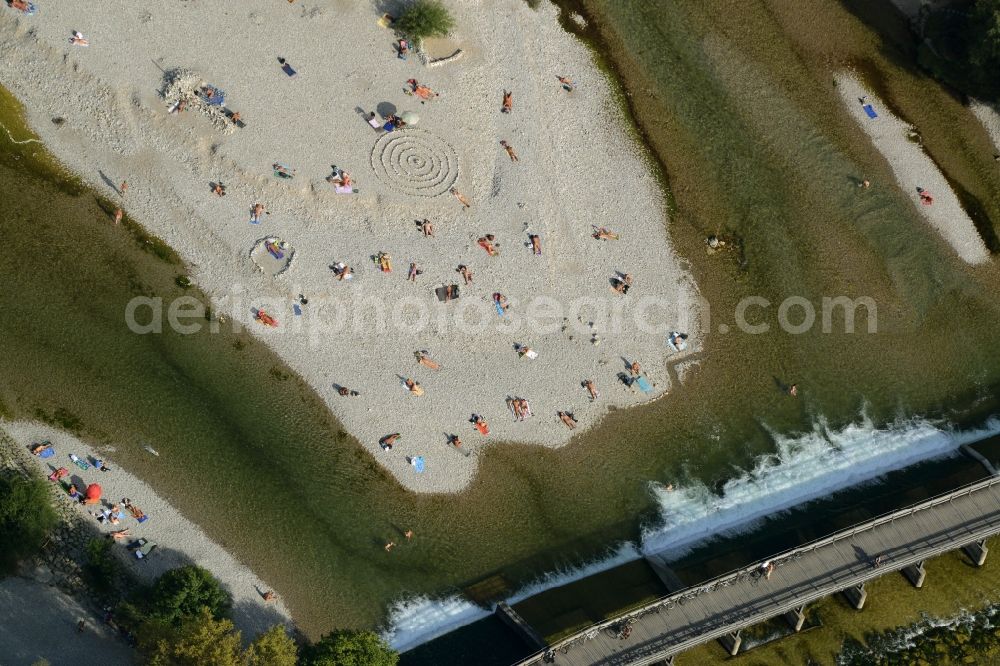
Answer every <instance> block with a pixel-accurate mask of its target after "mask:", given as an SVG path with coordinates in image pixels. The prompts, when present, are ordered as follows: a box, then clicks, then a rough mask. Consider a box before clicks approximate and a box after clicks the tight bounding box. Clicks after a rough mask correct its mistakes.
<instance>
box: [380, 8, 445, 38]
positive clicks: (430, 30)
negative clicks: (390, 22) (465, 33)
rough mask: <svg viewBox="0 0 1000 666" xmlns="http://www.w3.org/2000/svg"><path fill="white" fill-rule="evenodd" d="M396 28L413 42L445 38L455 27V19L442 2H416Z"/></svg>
mask: <svg viewBox="0 0 1000 666" xmlns="http://www.w3.org/2000/svg"><path fill="white" fill-rule="evenodd" d="M394 27H395V28H396V29H397V30H399V31H400V32H401V33H403V34H404V35H407V36H409V37H410V39H413V40H421V39H424V38H425V37H443V36H445V35H447V34H448V33H449V32H451V29H452V28H454V27H455V19H453V18H452V17H451V13H450V12H449V11H448V9H447V8H446V7H445V6H444V5H443V4H441V2H440V0H414V2H412V3H411V4H410V5H409V6H407V8H406V9H404V10H403V13H402V14H401V15H400V17H399V18H398V19H396V23H395V25H394Z"/></svg>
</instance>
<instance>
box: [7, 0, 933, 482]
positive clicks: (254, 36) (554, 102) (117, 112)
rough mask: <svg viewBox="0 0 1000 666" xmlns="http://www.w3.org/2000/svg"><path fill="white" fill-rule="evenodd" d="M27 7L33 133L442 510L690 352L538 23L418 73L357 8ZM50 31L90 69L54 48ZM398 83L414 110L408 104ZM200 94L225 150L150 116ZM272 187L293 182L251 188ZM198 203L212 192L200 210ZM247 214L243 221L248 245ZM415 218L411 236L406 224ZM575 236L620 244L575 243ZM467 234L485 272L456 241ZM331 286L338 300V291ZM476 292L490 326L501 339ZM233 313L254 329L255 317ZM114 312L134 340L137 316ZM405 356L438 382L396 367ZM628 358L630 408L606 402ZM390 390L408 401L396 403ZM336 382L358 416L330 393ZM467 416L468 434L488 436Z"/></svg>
mask: <svg viewBox="0 0 1000 666" xmlns="http://www.w3.org/2000/svg"><path fill="white" fill-rule="evenodd" d="M38 4H39V6H40V11H39V12H38V14H36V15H35V16H30V17H25V16H22V15H20V14H17V13H16V12H14V11H11V10H6V9H5V10H3V11H0V56H2V57H0V84H2V85H4V86H5V87H7V88H8V89H9V90H11V91H12V92H13V93H14V94H15V95H16V96H17V97H18V98H19V99H20V100H22V102H23V103H24V106H25V108H26V110H27V116H28V120H29V122H30V124H31V125H32V127H33V128H34V129H35V130H36V132H37V133H38V135H39V137H40V138H41V139H42V140H43V141H44V142H45V144H46V146H48V147H49V148H50V149H51V150H52V151H53V152H54V154H55V155H56V156H57V157H58V158H59V159H60V160H61V161H62V162H63V163H64V164H65V165H66V166H67V167H68V168H69V169H70V170H72V171H73V172H75V173H77V174H79V175H80V176H81V177H82V178H83V179H84V180H85V181H86V182H87V183H89V184H90V185H92V186H94V187H95V188H96V189H98V190H99V191H101V192H103V193H104V194H105V195H106V196H108V197H109V198H110V199H112V200H117V201H120V203H121V206H122V207H123V208H124V209H125V211H126V212H127V213H128V214H129V215H130V216H132V217H134V218H135V219H137V220H139V221H140V222H141V223H142V224H143V225H145V226H146V227H147V228H148V229H149V230H151V231H152V232H153V233H155V234H156V235H158V236H160V237H162V238H163V239H164V240H165V241H166V242H167V243H169V244H170V245H171V246H172V247H174V248H175V249H176V250H177V251H178V252H179V253H180V254H181V256H182V257H183V258H184V259H185V261H186V262H188V264H189V265H190V267H191V271H192V275H193V280H194V281H195V282H196V283H197V284H198V285H199V286H200V287H201V288H202V289H204V290H205V292H206V293H208V294H209V295H210V296H211V297H212V299H213V304H212V306H213V307H212V311H213V313H215V314H218V315H222V316H224V317H225V318H226V320H227V321H226V323H225V324H223V325H232V324H234V323H236V324H242V325H245V326H247V327H248V328H249V330H250V331H252V332H253V333H254V334H255V335H256V336H258V337H260V338H261V339H263V340H264V341H266V343H267V344H268V345H270V346H271V347H272V348H273V349H274V350H275V351H277V352H278V353H279V354H280V355H281V357H282V358H283V359H285V361H286V362H287V363H288V364H289V366H290V367H291V368H293V369H294V370H295V371H296V372H298V373H300V374H301V375H302V376H303V377H304V378H305V380H306V381H307V382H309V384H310V385H312V386H313V387H314V388H315V389H316V390H317V391H318V393H319V394H320V395H321V396H322V397H323V398H324V399H326V400H327V402H328V404H329V406H330V408H331V410H332V411H333V413H334V414H335V415H336V416H337V417H338V418H339V419H341V421H342V422H343V423H344V425H345V427H346V428H347V429H348V430H349V431H350V432H351V433H353V434H354V435H356V436H357V437H358V438H359V440H360V441H361V442H362V443H363V444H364V445H365V446H366V447H367V448H368V450H369V451H370V452H371V454H372V455H373V456H375V457H376V459H377V460H378V461H379V462H380V463H381V464H383V465H384V466H385V467H386V468H388V469H389V470H390V471H391V472H392V473H393V474H394V475H395V476H396V477H397V478H398V479H399V480H400V481H401V482H402V483H403V484H404V485H405V486H406V487H408V488H410V489H413V490H416V491H423V492H453V491H458V490H460V489H461V488H463V487H464V486H465V485H466V484H468V483H469V482H470V481H471V479H472V478H473V476H474V474H475V469H476V459H477V456H478V454H479V453H480V452H481V451H482V450H483V447H484V446H485V445H486V444H487V443H493V442H526V443H532V444H540V445H546V446H561V445H564V444H566V443H567V442H568V441H569V440H570V438H571V437H572V435H573V434H575V433H578V432H580V431H581V430H584V429H586V428H587V427H588V426H591V425H593V424H595V423H596V422H598V421H599V420H600V418H601V416H602V415H603V414H604V413H606V411H607V410H608V409H609V408H612V407H627V406H632V405H637V404H641V403H643V402H646V401H648V400H651V399H655V398H656V397H659V396H661V395H663V394H664V393H665V392H666V391H667V390H668V389H669V388H670V373H669V366H670V365H672V364H674V363H675V362H680V361H683V359H684V358H685V357H687V356H688V355H689V354H690V353H691V352H693V351H698V350H699V348H700V344H699V342H698V340H699V335H698V333H699V323H698V294H697V289H696V287H695V285H694V284H693V282H692V279H691V278H690V276H689V274H688V273H687V272H686V270H685V269H684V268H683V267H682V266H681V264H680V263H679V261H678V258H677V256H676V255H675V254H674V252H673V250H672V249H671V246H670V242H669V239H668V235H667V228H666V204H665V201H664V199H663V196H662V193H661V190H660V188H659V185H658V182H657V179H656V177H655V174H654V172H653V170H652V167H651V165H650V162H649V158H648V156H647V155H646V154H644V152H643V151H642V148H641V146H640V145H639V143H638V142H637V141H636V140H635V139H634V137H632V136H630V134H629V133H628V130H627V124H626V122H625V119H624V118H623V113H622V112H621V110H620V108H619V105H618V102H617V101H616V100H615V98H614V92H613V90H612V88H611V86H610V84H609V82H608V81H607V80H606V79H605V77H604V75H603V74H601V73H600V72H599V71H598V70H597V68H596V67H595V65H594V63H593V62H592V59H591V55H590V53H589V52H588V50H587V49H586V47H585V46H583V45H582V44H581V43H579V42H578V41H577V40H576V39H575V38H574V37H572V36H571V35H570V34H568V33H566V32H564V31H563V30H562V28H561V27H560V26H559V24H558V20H557V17H556V10H555V8H554V7H552V6H549V5H548V4H543V6H542V7H541V9H540V10H538V11H533V10H531V9H530V8H529V7H528V6H527V5H526V3H524V2H523V1H521V0H503V1H501V2H497V3H493V4H491V5H490V6H489V8H488V10H487V9H485V8H484V7H483V6H482V5H480V4H479V3H473V2H459V1H455V2H449V3H448V5H449V7H450V8H451V9H452V10H453V12H454V15H455V19H456V26H457V27H456V30H455V32H454V34H453V35H452V36H451V37H449V40H447V41H446V42H444V43H442V42H440V41H439V42H438V43H437V44H435V53H436V54H437V53H444V52H448V51H457V50H458V49H460V50H461V53H460V54H459V55H458V57H457V58H454V59H452V60H450V61H448V62H444V63H430V64H426V65H425V64H424V62H422V59H421V58H420V57H419V55H418V54H416V53H411V54H410V55H409V57H408V58H407V59H405V60H404V59H400V58H397V55H396V52H395V48H394V45H395V35H394V33H393V32H392V30H391V29H386V28H383V27H381V26H380V25H379V24H378V22H377V21H378V18H379V16H380V12H379V11H377V10H376V9H375V7H374V5H370V4H368V3H352V2H346V1H334V2H310V1H308V0H306V1H302V2H296V3H292V4H289V3H286V2H273V1H271V0H248V1H246V2H240V3H231V2H224V1H222V0H198V1H193V2H171V3H157V4H148V3H143V4H134V3H119V2H116V3H112V4H108V3H100V2H96V1H95V0H80V1H78V2H41V3H38ZM73 31H80V32H81V33H82V34H83V35H84V37H85V38H86V39H87V40H88V41H89V46H86V47H81V46H76V45H73V44H71V43H70V41H69V39H70V37H71V36H72V32H73ZM452 46H454V49H452V48H451V47H452ZM279 58H282V59H283V60H284V64H285V65H287V66H288V67H289V69H290V70H292V71H294V73H295V76H294V77H293V76H289V75H288V73H287V72H286V71H284V70H283V69H282V63H281V62H279ZM558 76H564V77H568V78H569V79H571V80H572V81H573V83H574V85H573V86H571V89H567V88H566V87H564V86H563V84H561V83H560V81H559V80H558V78H557V77H558ZM410 79H415V80H416V81H418V82H419V83H420V84H424V85H426V86H429V87H430V88H431V89H432V90H433V91H435V92H436V93H438V96H434V95H429V96H428V99H426V100H422V99H421V98H420V97H419V96H418V95H415V94H412V92H413V90H412V89H413V84H412V83H408V80H410ZM201 82H204V83H205V84H210V85H212V86H214V87H217V88H219V89H221V90H223V91H224V92H225V102H224V104H225V107H226V108H227V109H228V110H230V111H237V112H239V113H240V117H241V121H242V123H244V124H245V126H244V127H236V126H235V125H234V124H233V123H231V122H230V121H228V120H227V119H226V116H225V114H224V113H223V112H222V111H221V109H220V108H219V107H215V106H209V105H207V104H200V103H198V102H195V101H192V102H191V103H189V104H188V106H187V108H186V109H185V110H183V111H182V112H179V113H170V112H169V110H170V108H171V107H172V106H173V103H174V102H175V101H176V100H177V97H176V95H177V94H178V90H179V87H183V85H182V84H187V85H193V84H197V83H201ZM171 83H173V84H174V85H173V86H171ZM505 90H507V91H512V93H513V109H512V112H511V113H509V114H508V113H502V112H501V102H502V96H503V93H504V91H505ZM408 93H410V94H408ZM373 111H376V112H377V113H378V114H379V116H378V118H379V119H382V118H383V117H384V116H387V115H389V114H390V113H397V114H402V113H405V112H409V113H413V114H416V115H417V116H418V122H416V123H413V124H411V125H409V126H407V127H403V128H401V129H397V130H395V131H392V132H384V131H382V130H376V129H373V128H372V127H371V126H370V125H369V124H368V122H366V119H367V117H368V114H369V113H371V112H373ZM407 117H409V116H407ZM54 119H58V120H57V121H56V122H53V120H54ZM501 141H506V142H508V143H509V145H510V146H511V147H512V148H513V149H514V151H515V154H516V156H517V158H518V160H517V161H514V160H513V159H512V158H511V157H510V156H509V155H508V153H507V152H506V151H505V150H504V147H503V146H502V145H501V143H500V142H501ZM275 163H280V164H282V165H286V166H287V167H289V168H290V169H294V172H295V177H294V178H290V179H283V178H279V177H277V176H276V175H274V173H273V170H272V165H273V164H275ZM334 166H336V167H337V168H338V169H343V170H346V171H347V172H349V173H350V175H351V177H352V180H353V188H354V189H356V190H357V191H356V192H355V193H351V194H337V193H336V192H335V189H334V186H333V185H332V184H330V183H329V182H327V181H326V177H327V176H329V175H331V174H332V173H333V167H334ZM123 182H127V183H128V189H127V192H126V193H124V194H122V193H120V192H119V186H120V184H121V183H123ZM217 182H221V183H222V184H224V185H225V188H226V190H225V191H226V194H225V196H216V195H215V194H213V193H212V191H211V184H212V183H217ZM929 186H930V187H932V188H934V189H941V188H937V187H936V185H935V184H934V183H931V184H930V185H929ZM453 188H455V189H457V190H458V191H459V192H460V193H461V194H462V195H463V196H464V197H465V198H466V199H467V201H468V202H469V204H470V206H469V207H465V206H463V205H462V203H461V202H460V201H459V199H458V198H457V197H456V196H453V194H452V192H451V190H452V189H453ZM941 194H942V195H943V194H944V192H943V191H942V192H941ZM256 203H262V204H264V205H265V206H266V209H267V212H266V213H264V214H262V215H260V219H261V221H260V223H259V224H252V223H251V209H252V208H253V206H254V204H256ZM942 203H944V202H942ZM936 207H937V206H936ZM424 219H428V220H430V221H431V222H432V224H433V226H434V236H433V237H425V236H424V234H423V233H422V232H421V230H420V228H419V227H418V222H419V221H421V220H424ZM108 223H109V224H113V221H112V220H110V219H109V222H108ZM594 227H606V228H608V229H609V230H611V231H612V232H614V233H616V234H617V235H618V240H599V239H596V238H594V237H593V233H594V230H595V229H594ZM488 234H489V235H492V236H493V237H494V241H493V245H494V248H495V249H496V250H497V251H498V252H497V254H496V255H495V256H490V255H488V254H487V252H486V251H485V250H484V249H483V248H482V247H481V246H480V244H479V243H478V240H479V239H481V238H483V237H485V236H486V235H488ZM531 236H537V241H538V242H539V243H540V250H541V254H536V253H534V252H533V250H532V246H531V240H532V239H531ZM265 238H275V239H279V240H280V241H282V242H284V243H285V244H286V246H285V247H284V248H283V249H281V250H279V251H280V252H281V254H282V255H283V259H282V261H287V257H290V262H288V265H287V268H285V269H284V270H283V271H282V272H281V273H280V274H278V275H271V274H270V273H271V272H273V271H272V269H271V267H270V264H268V265H267V266H265V269H266V271H262V270H261V269H260V268H258V264H257V263H255V261H254V259H253V258H252V257H251V254H252V250H253V248H254V247H255V246H256V245H257V244H258V243H259V242H260V241H261V240H263V239H265ZM263 252H264V253H266V249H265V250H264V251H263ZM261 253H262V251H261V250H258V253H257V254H255V255H254V256H259V255H260V254H261ZM379 253H388V254H389V255H390V256H391V258H392V263H393V271H392V272H391V273H382V272H380V271H379V270H378V269H377V267H376V264H375V262H373V260H372V257H374V256H376V255H378V254H379ZM337 262H344V263H346V264H347V265H349V266H350V267H351V268H352V269H353V272H354V277H353V279H351V280H345V281H339V280H337V279H336V277H335V275H334V273H333V271H332V270H331V268H330V267H331V265H334V264H336V263H337ZM411 262H412V263H414V264H416V266H417V267H418V268H419V270H420V273H419V274H418V275H416V278H415V281H409V280H408V279H407V276H408V272H409V271H408V268H409V266H410V264H411ZM459 265H465V266H467V267H468V268H469V269H470V270H471V272H472V275H473V281H472V283H471V284H468V285H466V284H465V283H464V281H463V279H462V277H461V276H460V275H459V273H458V272H457V271H456V269H457V267H458V266H459ZM624 274H628V275H629V276H630V278H631V281H632V284H631V287H630V288H629V290H628V293H627V294H625V295H620V294H618V293H616V292H615V291H614V289H613V286H614V284H615V282H616V280H618V279H621V277H622V276H623V275H624ZM445 285H458V287H459V292H458V296H459V297H458V298H457V299H456V300H453V301H450V302H447V303H443V302H441V301H439V300H438V298H436V296H435V291H434V290H435V289H436V288H438V287H442V286H445ZM494 294H501V295H503V297H504V298H505V299H507V301H508V302H509V303H510V304H511V308H510V310H509V311H508V312H506V313H505V314H503V316H498V313H497V310H496V309H495V305H494ZM300 295H302V296H304V297H305V301H306V302H305V303H302V302H299V296H300ZM168 306H169V304H164V306H163V310H164V325H167V322H168V318H167V317H166V310H167V308H168ZM258 309H263V310H264V311H265V312H266V313H267V314H268V315H271V316H273V317H274V318H275V319H276V320H277V324H278V325H277V327H275V328H269V327H266V326H264V325H262V324H261V323H260V322H258V321H255V313H256V312H257V310H258ZM296 309H297V310H298V311H301V314H296ZM138 312H139V314H138V315H137V317H136V319H137V320H138V321H140V322H146V321H149V319H150V314H149V308H145V307H140V308H139V310H138ZM188 321H189V322H191V321H193V322H196V323H197V322H199V321H201V322H202V323H204V318H199V317H198V316H197V315H195V316H194V317H193V318H190V319H189V320H188ZM670 331H680V332H684V333H687V334H688V335H689V336H690V337H689V338H688V341H687V342H688V346H687V350H686V351H684V352H681V353H677V352H674V351H672V350H671V349H670V347H669V346H668V345H667V333H668V332H670ZM515 345H526V346H528V347H530V348H531V349H532V350H533V351H534V352H537V358H535V359H533V360H532V359H529V358H528V357H527V356H524V357H519V355H518V354H517V353H516V352H515ZM418 350H427V352H428V354H429V356H430V357H431V358H432V359H433V360H434V361H435V362H437V363H438V364H439V365H440V369H439V370H432V369H430V368H429V367H426V366H424V365H419V364H418V363H417V361H416V359H415V357H414V352H416V351H418ZM633 361H638V362H639V363H640V364H641V366H642V371H643V373H644V374H645V375H646V376H647V377H648V379H649V381H650V383H651V384H652V391H651V392H649V393H643V392H641V391H637V390H632V389H630V388H627V387H626V386H625V385H624V384H623V383H622V382H621V381H620V375H621V374H622V373H623V372H626V370H627V365H628V364H631V363H632V362H633ZM408 378H410V379H413V380H415V381H417V382H419V383H420V385H421V387H422V388H423V395H421V396H419V397H418V396H416V395H413V394H411V393H410V392H408V391H407V390H406V388H405V386H404V384H403V382H404V380H405V379H408ZM586 380H592V381H593V383H594V386H595V388H596V389H597V391H598V398H597V399H596V400H591V399H590V397H589V395H588V391H587V390H586V389H585V388H584V387H583V383H584V382H585V381H586ZM338 386H343V387H346V388H348V389H350V390H354V391H357V392H358V393H359V395H357V396H347V397H344V396H340V395H338V393H337V390H336V387H338ZM510 398H523V399H526V400H528V401H529V402H530V406H531V411H532V414H533V416H531V417H529V418H527V419H526V420H524V421H516V420H515V419H514V418H513V416H512V414H511V411H510V410H509V407H508V399H510ZM558 412H570V413H572V415H573V416H574V417H575V418H576V420H577V422H578V425H579V427H577V428H576V429H575V430H574V429H571V428H569V427H568V426H567V425H566V424H565V422H564V421H562V420H561V419H560V418H559V416H558V415H557V414H558ZM473 414H479V415H481V416H483V417H484V418H485V419H486V420H487V421H488V423H489V427H490V434H489V436H488V437H483V436H482V435H480V434H479V433H478V432H477V431H476V430H475V429H474V428H473V426H472V424H471V423H470V418H471V417H472V415H473ZM390 433H400V434H401V435H402V436H401V438H400V440H399V443H398V445H397V446H396V447H395V448H394V449H393V450H392V451H388V452H384V451H382V450H381V448H380V446H379V440H380V438H382V437H384V436H385V435H388V434H390ZM451 435H458V436H459V437H460V438H461V441H462V446H461V448H460V449H456V448H455V447H454V446H452V445H451V444H450V443H449V436H451ZM154 445H155V443H154ZM414 456H422V457H423V459H424V461H425V463H426V469H425V471H424V472H423V473H417V472H416V470H415V468H414V467H412V466H411V465H410V464H409V459H410V458H411V457H414Z"/></svg>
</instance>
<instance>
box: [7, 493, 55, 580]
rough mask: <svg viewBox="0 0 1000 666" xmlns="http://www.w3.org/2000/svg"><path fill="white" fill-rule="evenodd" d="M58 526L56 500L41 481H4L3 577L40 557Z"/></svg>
mask: <svg viewBox="0 0 1000 666" xmlns="http://www.w3.org/2000/svg"><path fill="white" fill-rule="evenodd" d="M55 524H56V512H55V510H54V509H53V508H52V496H51V495H50V494H49V489H48V487H47V486H46V484H45V481H43V480H42V479H39V478H37V477H32V478H25V477H23V476H13V477H10V478H0V544H3V548H0V574H3V573H10V572H12V571H13V570H14V568H15V567H16V566H17V563H18V562H19V561H20V560H22V559H24V558H26V557H29V556H31V555H34V554H35V553H37V552H38V551H39V550H40V549H41V547H42V544H44V543H45V538H46V537H47V536H48V534H49V531H50V530H51V529H52V528H53V527H54V526H55Z"/></svg>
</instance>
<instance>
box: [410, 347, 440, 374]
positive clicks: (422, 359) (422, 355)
mask: <svg viewBox="0 0 1000 666" xmlns="http://www.w3.org/2000/svg"><path fill="white" fill-rule="evenodd" d="M413 355H414V356H415V357H416V358H417V363H419V364H420V365H422V366H424V367H425V368H430V369H431V370H440V369H441V366H440V365H439V364H438V363H437V362H436V361H434V360H432V359H431V357H430V356H428V355H427V352H426V351H418V352H413Z"/></svg>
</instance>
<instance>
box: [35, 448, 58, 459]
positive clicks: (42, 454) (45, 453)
mask: <svg viewBox="0 0 1000 666" xmlns="http://www.w3.org/2000/svg"><path fill="white" fill-rule="evenodd" d="M55 454H56V450H55V449H53V448H52V447H51V446H48V447H46V448H44V449H42V450H41V451H39V453H38V457H39V458H51V457H52V456H54V455H55Z"/></svg>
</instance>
